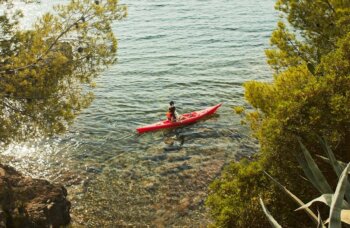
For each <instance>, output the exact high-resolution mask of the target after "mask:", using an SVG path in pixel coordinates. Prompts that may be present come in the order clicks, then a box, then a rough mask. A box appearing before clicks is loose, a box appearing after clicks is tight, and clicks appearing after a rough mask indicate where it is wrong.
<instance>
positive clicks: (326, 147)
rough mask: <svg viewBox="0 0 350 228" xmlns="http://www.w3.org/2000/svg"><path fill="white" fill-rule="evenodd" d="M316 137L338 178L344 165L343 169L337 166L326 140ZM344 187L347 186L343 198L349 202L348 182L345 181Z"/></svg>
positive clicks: (337, 163) (349, 187)
mask: <svg viewBox="0 0 350 228" xmlns="http://www.w3.org/2000/svg"><path fill="white" fill-rule="evenodd" d="M317 137H318V139H319V141H320V143H321V146H322V148H323V150H324V151H325V152H326V154H327V157H328V158H329V163H330V164H331V165H332V167H333V169H334V172H335V173H336V174H337V176H338V177H340V175H341V173H342V171H343V170H344V168H345V166H346V164H345V165H344V167H342V166H341V165H340V164H339V162H338V161H337V159H335V156H334V153H333V152H332V149H331V148H330V146H329V145H328V143H327V142H326V140H325V139H324V138H322V137H320V136H317ZM346 185H347V191H345V197H346V199H347V200H348V201H349V202H350V184H349V182H348V181H347V183H346Z"/></svg>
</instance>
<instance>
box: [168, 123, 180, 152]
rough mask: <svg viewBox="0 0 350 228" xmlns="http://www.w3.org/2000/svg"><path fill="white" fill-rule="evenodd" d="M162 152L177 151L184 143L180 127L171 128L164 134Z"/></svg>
mask: <svg viewBox="0 0 350 228" xmlns="http://www.w3.org/2000/svg"><path fill="white" fill-rule="evenodd" d="M164 136H165V137H164V143H165V145H166V146H165V147H164V152H173V151H179V150H181V149H182V147H183V145H184V143H185V136H184V135H183V134H181V129H180V128H178V129H173V131H172V132H169V134H168V135H164Z"/></svg>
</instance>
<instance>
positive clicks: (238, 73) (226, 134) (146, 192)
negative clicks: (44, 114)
mask: <svg viewBox="0 0 350 228" xmlns="http://www.w3.org/2000/svg"><path fill="white" fill-rule="evenodd" d="M57 2H60V1H57V0H56V1H52V2H51V3H42V5H39V6H35V5H30V6H26V10H25V11H26V15H37V14H40V13H42V12H44V11H45V10H46V9H47V8H48V7H47V6H48V5H50V4H52V3H57ZM123 3H125V4H127V5H128V7H129V17H128V18H127V19H126V20H124V21H121V22H118V23H115V25H114V27H113V28H114V30H115V32H116V34H117V36H118V38H119V50H118V64H116V65H114V66H111V67H110V68H109V69H108V70H107V71H105V72H103V74H102V75H101V77H99V78H98V79H97V83H98V87H97V89H96V90H95V95H96V99H95V101H94V102H93V104H92V105H91V107H89V108H88V109H86V110H85V111H84V113H83V114H81V115H80V116H79V117H78V118H77V120H76V122H75V124H74V125H73V126H72V127H71V129H70V131H69V132H67V134H65V135H62V136H57V137H55V138H51V139H45V140H37V141H35V142H27V143H24V144H21V145H11V146H10V147H9V148H8V149H6V150H5V151H2V159H3V160H5V161H6V162H7V163H10V164H12V165H14V166H15V167H17V168H18V169H19V170H20V171H22V172H25V173H27V174H29V175H32V176H34V177H40V178H47V179H49V180H51V181H54V182H58V183H63V184H65V185H66V186H67V188H68V192H69V197H70V200H71V201H72V217H73V224H75V225H84V226H90V227H94V226H101V225H103V226H113V225H127V224H129V225H151V226H156V225H158V226H174V225H176V226H193V227H198V226H199V225H206V224H207V223H208V222H210V220H209V218H208V216H207V214H206V211H205V207H204V205H203V202H204V200H205V197H206V195H207V192H208V190H207V188H208V185H209V183H210V182H211V181H212V180H213V179H214V178H215V177H216V176H217V175H218V174H219V173H220V171H221V169H222V167H223V165H225V164H227V162H229V161H231V160H235V159H239V158H240V157H242V156H250V155H251V154H252V153H254V151H256V150H257V144H256V142H255V141H254V140H253V139H251V138H250V137H249V131H248V130H247V129H246V127H244V126H241V125H240V117H239V116H235V115H233V112H232V106H235V105H244V99H243V92H244V91H243V88H242V83H244V82H245V81H247V80H269V78H271V71H270V70H269V68H268V66H267V64H266V59H265V57H264V49H266V48H267V47H268V43H269V36H270V34H271V32H272V30H273V29H274V28H275V24H276V21H277V14H276V12H275V11H274V8H273V5H274V1H273V0H246V1H232V0H231V1H229V0H216V1H210V0H202V1H199V0H186V1H185V0H179V1H176V2H174V1H169V0H155V1H149V0H148V1H147V0H136V1H130V0H125V1H123ZM47 4H48V5H47ZM29 18H30V17H29ZM170 100H174V101H175V102H176V105H177V107H178V108H179V112H180V113H181V112H182V113H185V112H188V111H193V110H199V109H203V108H205V107H208V106H212V105H215V104H217V103H219V102H223V103H224V105H223V107H222V108H221V109H219V111H218V113H217V114H216V115H214V116H212V117H211V118H209V119H207V120H206V121H202V122H199V123H197V124H194V125H191V126H187V127H183V128H179V129H175V130H170V131H161V132H155V133H149V134H143V135H137V134H136V133H135V128H136V127H138V126H141V125H143V124H150V123H153V122H156V121H159V119H160V118H164V117H165V112H166V108H167V105H168V102H169V101H170Z"/></svg>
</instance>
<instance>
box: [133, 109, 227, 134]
mask: <svg viewBox="0 0 350 228" xmlns="http://www.w3.org/2000/svg"><path fill="white" fill-rule="evenodd" d="M220 106H221V104H217V105H215V106H213V107H209V108H206V109H204V110H201V111H195V112H191V113H186V114H183V115H181V116H180V120H178V121H176V122H171V121H170V120H163V121H160V122H157V123H154V124H151V125H147V126H143V127H139V128H137V129H136V130H137V132H138V133H144V132H148V131H156V130H160V129H165V128H172V127H178V126H183V125H187V124H191V123H195V122H197V121H198V120H200V119H202V118H203V117H206V116H209V115H212V114H214V113H215V112H216V110H218V108H220Z"/></svg>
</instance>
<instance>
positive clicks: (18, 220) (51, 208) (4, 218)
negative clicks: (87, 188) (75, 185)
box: [0, 164, 71, 227]
mask: <svg viewBox="0 0 350 228" xmlns="http://www.w3.org/2000/svg"><path fill="white" fill-rule="evenodd" d="M66 197H67V190H66V189H65V188H64V187H63V186H62V185H58V184H51V183H49V182H48V181H46V180H40V179H33V178H30V177H25V176H23V175H22V174H20V173H19V172H17V171H16V170H15V169H13V168H12V167H10V166H6V165H1V164H0V227H60V226H64V225H67V224H68V223H69V222H70V215H69V210H70V206H71V204H70V202H69V201H68V200H67V198H66Z"/></svg>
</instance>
